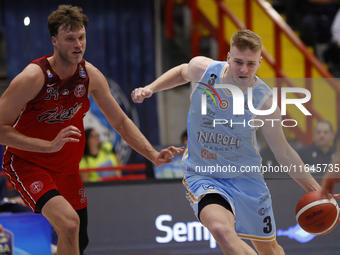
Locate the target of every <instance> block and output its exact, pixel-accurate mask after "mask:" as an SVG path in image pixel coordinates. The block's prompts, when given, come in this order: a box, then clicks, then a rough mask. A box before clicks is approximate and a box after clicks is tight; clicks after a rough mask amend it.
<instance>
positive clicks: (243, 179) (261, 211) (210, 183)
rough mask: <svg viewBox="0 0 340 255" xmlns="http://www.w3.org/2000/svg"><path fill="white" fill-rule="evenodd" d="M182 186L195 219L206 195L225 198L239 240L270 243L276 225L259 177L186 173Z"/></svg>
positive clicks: (270, 205)
mask: <svg viewBox="0 0 340 255" xmlns="http://www.w3.org/2000/svg"><path fill="white" fill-rule="evenodd" d="M183 184H184V186H185V187H186V189H187V192H186V197H187V199H188V200H189V202H190V205H191V207H192V208H193V210H194V212H195V215H196V217H197V218H198V203H199V201H201V199H202V198H203V197H204V196H205V195H206V194H208V193H218V194H220V195H222V197H223V198H225V199H226V200H227V201H228V202H229V204H230V206H231V208H232V210H233V213H234V215H235V230H236V233H237V234H238V236H239V237H240V238H244V239H250V240H257V241H272V240H275V238H276V235H275V233H276V226H275V221H274V214H273V208H272V202H271V198H270V193H269V190H268V188H267V185H266V183H265V181H264V179H263V177H261V178H247V176H246V175H243V176H240V177H237V178H214V177H209V176H206V175H205V176H202V175H198V174H196V173H195V172H193V171H188V170H187V171H186V172H185V174H184V178H183Z"/></svg>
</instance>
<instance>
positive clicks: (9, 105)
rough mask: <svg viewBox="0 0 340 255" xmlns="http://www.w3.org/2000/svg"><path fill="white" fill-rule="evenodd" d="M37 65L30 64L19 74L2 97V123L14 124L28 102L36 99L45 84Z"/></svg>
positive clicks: (0, 117)
mask: <svg viewBox="0 0 340 255" xmlns="http://www.w3.org/2000/svg"><path fill="white" fill-rule="evenodd" d="M37 68H39V69H40V67H39V66H37V65H34V66H28V67H27V68H26V69H25V70H24V71H22V72H21V73H20V74H18V75H17V76H16V77H15V78H14V79H13V80H12V82H11V83H10V85H9V87H8V88H7V89H6V91H5V92H4V93H3V95H2V96H1V98H0V124H12V123H13V122H14V121H15V120H16V118H17V117H18V116H19V114H20V112H21V110H22V109H23V108H24V106H25V105H26V103H27V102H29V101H31V100H32V99H34V98H35V97H36V96H37V94H38V93H39V92H40V90H41V88H42V86H43V84H44V76H43V74H42V71H41V69H40V70H39V69H37Z"/></svg>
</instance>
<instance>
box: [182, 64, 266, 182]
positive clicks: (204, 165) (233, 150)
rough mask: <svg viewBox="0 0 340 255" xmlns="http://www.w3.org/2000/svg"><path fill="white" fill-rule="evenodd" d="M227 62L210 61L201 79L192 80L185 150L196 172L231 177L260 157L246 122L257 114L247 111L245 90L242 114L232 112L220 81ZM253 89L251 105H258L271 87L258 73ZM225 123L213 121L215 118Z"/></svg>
mask: <svg viewBox="0 0 340 255" xmlns="http://www.w3.org/2000/svg"><path fill="white" fill-rule="evenodd" d="M227 67H228V63H227V62H220V61H213V62H211V64H210V65H209V67H208V68H207V70H206V71H205V73H204V75H203V76H202V77H201V79H200V80H199V81H198V82H196V83H195V84H193V85H194V86H193V91H192V94H191V106H190V109H189V114H188V135H189V140H188V153H187V157H186V159H185V165H186V166H187V167H189V169H190V171H195V173H197V174H202V175H211V176H213V177H218V178H233V177H236V176H238V175H240V174H242V173H243V170H244V167H245V166H254V169H256V167H258V170H259V171H258V172H256V173H254V174H255V175H254V176H255V177H256V176H257V175H260V168H261V157H260V155H259V150H258V146H257V141H256V134H255V132H256V128H254V125H248V124H247V123H249V121H251V120H253V119H254V118H255V117H256V116H254V115H253V113H251V112H250V111H249V108H248V104H247V98H248V95H247V91H245V92H244V110H245V111H244V115H233V96H232V93H231V92H230V91H229V90H228V89H225V88H223V89H222V88H215V87H214V85H215V84H222V83H223V82H224V83H225V82H226V81H223V82H222V81H221V79H220V77H223V73H224V72H225V71H226V68H227ZM255 79H256V82H255V83H254V85H253V87H252V89H253V106H254V108H255V109H261V107H262V105H263V104H264V102H265V101H266V100H267V99H268V98H269V97H270V96H271V95H272V90H271V89H270V88H269V87H268V86H267V85H266V84H265V83H264V82H263V81H262V80H261V79H259V78H258V77H256V78H255ZM204 94H205V95H206V99H207V100H206V102H207V103H206V104H207V105H206V109H207V110H206V114H205V115H203V114H202V113H201V103H202V95H204ZM218 119H223V120H228V123H225V124H218V125H215V120H218Z"/></svg>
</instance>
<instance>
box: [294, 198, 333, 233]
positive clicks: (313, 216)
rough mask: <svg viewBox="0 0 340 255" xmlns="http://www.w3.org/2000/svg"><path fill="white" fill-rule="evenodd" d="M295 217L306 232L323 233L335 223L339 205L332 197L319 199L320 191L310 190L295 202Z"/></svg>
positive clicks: (329, 229) (328, 230)
mask: <svg viewBox="0 0 340 255" xmlns="http://www.w3.org/2000/svg"><path fill="white" fill-rule="evenodd" d="M295 217H296V221H297V222H298V223H299V225H300V227H301V228H302V229H303V230H305V231H306V232H308V233H310V234H313V235H324V234H327V233H329V232H331V231H332V230H333V229H334V228H335V226H336V225H337V223H338V219H339V206H338V203H337V202H336V200H335V199H334V198H332V199H330V200H329V199H321V195H320V191H311V192H308V193H307V194H305V195H304V196H303V197H301V199H300V200H299V202H298V203H297V205H296V209H295Z"/></svg>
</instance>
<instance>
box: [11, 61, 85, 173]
mask: <svg viewBox="0 0 340 255" xmlns="http://www.w3.org/2000/svg"><path fill="white" fill-rule="evenodd" d="M48 57H50V56H44V57H42V58H39V59H36V60H34V61H32V62H31V63H35V64H37V65H39V66H40V67H41V69H42V70H43V73H44V75H45V83H44V86H43V87H42V89H41V91H40V92H39V94H38V95H37V96H36V98H34V99H33V100H31V101H30V102H28V103H27V104H26V106H25V107H24V109H23V110H22V112H21V114H20V116H19V117H18V119H17V120H16V122H15V123H14V124H13V127H14V128H15V129H16V130H18V131H19V132H21V133H23V134H24V135H26V136H30V137H35V138H41V139H44V140H49V141H52V140H53V139H54V138H55V137H56V136H57V134H58V133H59V131H60V130H61V129H63V128H65V127H67V126H69V125H74V126H76V127H77V128H78V129H79V130H81V134H82V136H81V137H80V138H79V140H80V141H79V142H77V143H73V142H72V143H70V142H68V143H66V144H65V145H64V146H63V148H62V149H61V150H60V151H58V152H55V153H37V152H29V151H23V150H18V149H14V148H8V151H10V152H12V153H13V154H15V155H17V156H19V157H20V158H22V159H25V160H27V161H29V162H32V163H34V164H36V165H39V166H41V167H44V168H46V169H47V170H50V171H54V172H64V173H63V174H66V175H68V174H72V173H74V171H79V162H80V160H81V158H82V156H83V153H84V146H85V134H84V126H83V117H84V116H85V114H86V112H87V111H88V110H89V108H90V101H89V99H88V86H89V77H88V74H87V72H86V68H85V60H84V59H83V60H82V61H81V62H80V63H79V64H78V68H77V71H76V72H75V73H74V75H73V76H72V77H71V78H69V79H67V80H60V78H59V76H58V75H57V74H56V73H55V72H54V71H53V69H52V67H51V65H50V63H49V61H48V60H47V58H48ZM77 138H78V137H77ZM66 169H67V173H65V170H66ZM71 169H72V170H71ZM69 171H72V172H69Z"/></svg>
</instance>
